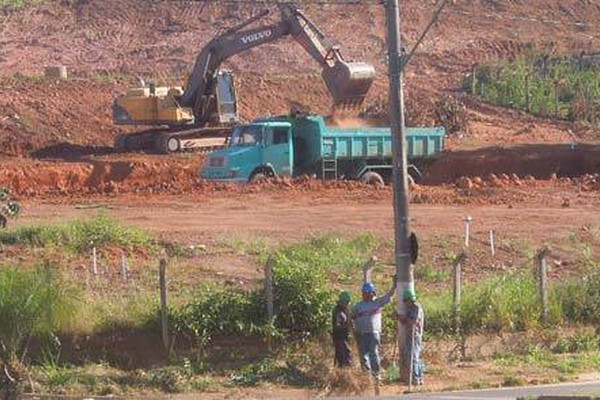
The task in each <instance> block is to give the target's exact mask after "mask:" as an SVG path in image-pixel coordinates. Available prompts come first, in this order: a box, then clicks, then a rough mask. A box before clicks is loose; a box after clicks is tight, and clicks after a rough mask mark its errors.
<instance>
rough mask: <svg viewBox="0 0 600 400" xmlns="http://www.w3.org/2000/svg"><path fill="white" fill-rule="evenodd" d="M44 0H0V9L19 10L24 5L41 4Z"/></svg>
mask: <svg viewBox="0 0 600 400" xmlns="http://www.w3.org/2000/svg"><path fill="white" fill-rule="evenodd" d="M42 2H43V0H0V10H3V9H9V10H18V9H20V8H23V7H28V6H35V5H39V4H41V3H42Z"/></svg>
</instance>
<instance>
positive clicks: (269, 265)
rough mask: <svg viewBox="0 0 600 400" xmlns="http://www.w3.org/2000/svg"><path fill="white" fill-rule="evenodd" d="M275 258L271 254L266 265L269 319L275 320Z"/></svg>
mask: <svg viewBox="0 0 600 400" xmlns="http://www.w3.org/2000/svg"><path fill="white" fill-rule="evenodd" d="M274 264H275V260H274V259H273V257H272V256H269V258H268V259H267V263H266V265H265V296H266V297H267V315H268V317H269V321H272V320H273V317H274V316H275V312H274V306H273V265H274Z"/></svg>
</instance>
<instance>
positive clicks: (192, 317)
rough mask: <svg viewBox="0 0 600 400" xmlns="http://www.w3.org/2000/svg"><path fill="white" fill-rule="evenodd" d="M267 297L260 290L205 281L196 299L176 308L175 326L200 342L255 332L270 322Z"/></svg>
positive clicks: (195, 296)
mask: <svg viewBox="0 0 600 400" xmlns="http://www.w3.org/2000/svg"><path fill="white" fill-rule="evenodd" d="M263 305H264V299H263V298H262V297H261V295H260V293H259V292H248V291H244V290H241V289H236V288H224V287H218V286H217V285H215V284H206V285H203V286H202V287H201V288H200V289H198V291H197V292H196V294H195V295H194V297H193V300H192V301H191V302H190V303H188V304H186V305H184V306H183V307H182V308H181V309H179V310H174V312H173V314H174V321H175V329H176V330H177V331H179V332H182V333H185V334H187V335H189V336H191V337H193V338H194V339H196V340H198V341H199V342H200V344H206V343H208V342H210V341H211V340H212V338H213V337H214V336H215V335H251V334H255V333H257V332H259V331H260V328H261V327H262V326H264V325H265V323H266V315H265V314H266V313H265V311H264V307H263Z"/></svg>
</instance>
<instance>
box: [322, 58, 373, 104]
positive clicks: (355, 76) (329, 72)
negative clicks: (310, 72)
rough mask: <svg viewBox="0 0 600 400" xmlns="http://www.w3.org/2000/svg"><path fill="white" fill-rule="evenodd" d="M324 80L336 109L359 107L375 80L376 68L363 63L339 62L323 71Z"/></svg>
mask: <svg viewBox="0 0 600 400" xmlns="http://www.w3.org/2000/svg"><path fill="white" fill-rule="evenodd" d="M322 76H323V80H324V81H325V84H326V85H327V89H329V92H330V93H331V97H333V103H334V105H335V106H336V107H342V108H354V107H359V106H360V105H361V104H362V103H363V101H364V100H365V96H366V95H367V92H368V91H369V88H370V87H371V84H372V83H373V80H374V79H375V68H373V66H372V65H370V64H367V63H362V62H350V63H348V62H345V61H338V62H336V63H335V64H334V65H333V66H332V67H326V68H324V69H323V73H322Z"/></svg>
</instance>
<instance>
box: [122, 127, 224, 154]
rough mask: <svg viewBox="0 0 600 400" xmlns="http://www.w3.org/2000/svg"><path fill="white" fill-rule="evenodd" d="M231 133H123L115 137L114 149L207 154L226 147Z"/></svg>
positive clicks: (206, 130)
mask: <svg viewBox="0 0 600 400" xmlns="http://www.w3.org/2000/svg"><path fill="white" fill-rule="evenodd" d="M229 131H230V129H229V128H201V129H191V130H186V131H171V130H168V129H165V130H146V131H141V132H132V133H123V134H120V135H118V136H116V137H115V140H114V148H115V150H117V151H119V152H135V151H143V152H148V153H157V154H176V153H183V152H185V153H190V152H193V153H207V152H211V151H214V150H217V149H220V148H223V147H225V146H226V144H227V136H228V134H229Z"/></svg>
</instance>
